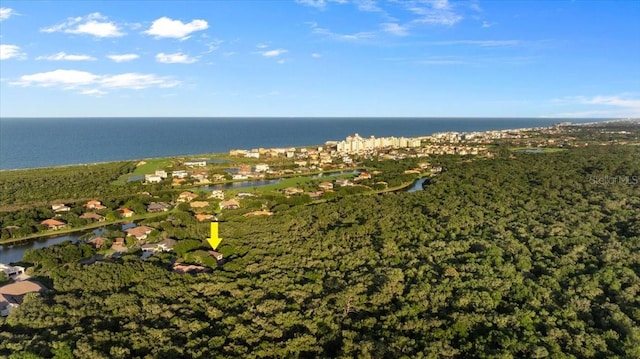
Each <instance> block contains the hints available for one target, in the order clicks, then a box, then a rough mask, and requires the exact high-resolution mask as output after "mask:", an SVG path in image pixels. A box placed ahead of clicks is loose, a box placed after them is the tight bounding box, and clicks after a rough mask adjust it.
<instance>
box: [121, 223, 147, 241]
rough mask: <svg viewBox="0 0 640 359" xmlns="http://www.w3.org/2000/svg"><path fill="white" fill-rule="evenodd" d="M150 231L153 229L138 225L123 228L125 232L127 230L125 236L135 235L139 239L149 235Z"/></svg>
mask: <svg viewBox="0 0 640 359" xmlns="http://www.w3.org/2000/svg"><path fill="white" fill-rule="evenodd" d="M151 231H153V228H151V227H147V226H138V227H133V228H129V229H127V230H125V232H127V236H129V237H135V238H136V239H137V240H139V241H141V240H143V239H147V236H149V233H151Z"/></svg>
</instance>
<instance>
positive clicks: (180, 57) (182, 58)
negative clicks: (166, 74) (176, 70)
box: [156, 52, 198, 64]
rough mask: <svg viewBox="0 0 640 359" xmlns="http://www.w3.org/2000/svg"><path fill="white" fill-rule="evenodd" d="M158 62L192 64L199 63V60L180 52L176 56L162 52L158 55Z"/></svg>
mask: <svg viewBox="0 0 640 359" xmlns="http://www.w3.org/2000/svg"><path fill="white" fill-rule="evenodd" d="M156 61H158V62H161V63H163V64H192V63H194V62H196V61H198V59H196V58H193V57H189V55H186V54H183V53H180V52H176V53H175V54H165V53H164V52H161V53H159V54H157V55H156Z"/></svg>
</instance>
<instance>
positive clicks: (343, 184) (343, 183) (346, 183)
mask: <svg viewBox="0 0 640 359" xmlns="http://www.w3.org/2000/svg"><path fill="white" fill-rule="evenodd" d="M336 186H340V187H349V186H353V182H351V181H349V180H348V179H344V178H341V179H337V180H336Z"/></svg>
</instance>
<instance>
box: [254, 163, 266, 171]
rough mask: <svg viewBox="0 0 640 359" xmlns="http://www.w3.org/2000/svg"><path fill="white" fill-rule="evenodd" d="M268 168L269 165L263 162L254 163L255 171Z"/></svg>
mask: <svg viewBox="0 0 640 359" xmlns="http://www.w3.org/2000/svg"><path fill="white" fill-rule="evenodd" d="M268 170H269V165H268V164H265V163H260V164H257V165H256V172H266V171H268Z"/></svg>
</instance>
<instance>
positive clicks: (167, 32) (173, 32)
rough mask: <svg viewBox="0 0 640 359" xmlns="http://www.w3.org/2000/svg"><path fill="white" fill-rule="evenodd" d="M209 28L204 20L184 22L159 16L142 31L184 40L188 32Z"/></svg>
mask: <svg viewBox="0 0 640 359" xmlns="http://www.w3.org/2000/svg"><path fill="white" fill-rule="evenodd" d="M208 28H209V24H208V23H207V22H206V21H205V20H193V21H191V22H189V23H184V22H182V21H180V20H172V19H170V18H168V17H161V18H159V19H157V20H155V21H154V22H153V23H152V24H151V27H150V28H149V29H148V30H147V31H145V32H144V33H145V34H147V35H152V36H155V37H156V38H163V37H166V38H173V39H182V40H186V39H188V38H189V34H191V33H192V32H195V31H202V30H206V29H208Z"/></svg>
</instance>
